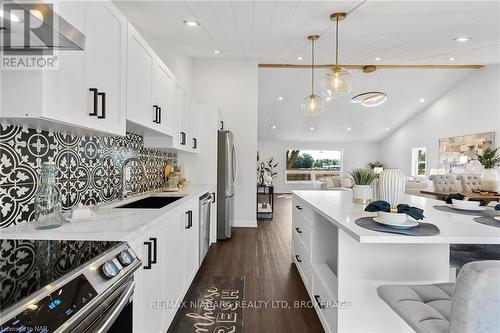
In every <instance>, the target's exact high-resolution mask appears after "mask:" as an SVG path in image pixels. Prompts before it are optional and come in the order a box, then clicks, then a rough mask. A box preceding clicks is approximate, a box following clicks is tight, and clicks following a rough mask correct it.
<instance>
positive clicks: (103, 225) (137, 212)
mask: <svg viewBox="0 0 500 333" xmlns="http://www.w3.org/2000/svg"><path fill="white" fill-rule="evenodd" d="M214 189H215V185H191V186H189V187H187V188H185V189H183V190H181V191H179V192H160V191H154V192H148V193H145V194H143V195H140V196H134V197H129V198H128V199H126V200H120V201H115V202H113V203H111V204H108V205H105V206H100V207H98V208H97V209H95V210H94V216H93V217H92V218H91V219H90V220H87V221H82V222H65V223H63V225H62V226H61V227H59V228H55V229H50V230H36V229H34V226H33V224H32V223H23V224H20V225H18V226H13V227H9V228H5V229H1V230H0V239H30V240H108V241H128V240H131V239H134V238H135V237H137V236H140V235H141V234H142V233H144V232H145V231H148V230H150V229H151V228H154V227H155V226H156V225H157V224H158V223H165V217H167V216H168V214H172V213H173V212H174V211H176V210H177V209H179V208H180V207H182V206H183V205H184V204H185V203H186V202H188V201H191V200H193V199H197V198H199V197H200V196H202V195H203V194H205V193H207V192H213V191H214ZM148 196H165V197H171V196H183V198H182V199H179V200H177V201H175V202H173V203H171V204H169V205H167V206H165V207H163V208H160V209H137V208H120V209H113V207H115V206H119V205H122V204H126V203H128V202H133V201H136V200H139V199H142V198H145V197H148Z"/></svg>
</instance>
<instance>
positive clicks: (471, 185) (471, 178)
mask: <svg viewBox="0 0 500 333" xmlns="http://www.w3.org/2000/svg"><path fill="white" fill-rule="evenodd" d="M457 179H458V180H459V181H460V184H462V190H463V191H465V192H472V191H474V190H479V189H481V176H480V175H460V176H458V177H457Z"/></svg>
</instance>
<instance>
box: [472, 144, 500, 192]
mask: <svg viewBox="0 0 500 333" xmlns="http://www.w3.org/2000/svg"><path fill="white" fill-rule="evenodd" d="M477 159H478V161H479V163H481V165H482V166H483V167H484V171H483V172H482V173H481V190H483V191H488V192H496V191H498V187H499V186H498V185H499V183H500V182H499V178H500V177H499V175H498V172H497V171H496V170H495V169H494V168H495V167H496V166H498V165H500V155H499V154H498V148H491V147H488V148H486V149H485V150H484V151H483V153H482V154H481V155H480V154H478V155H477Z"/></svg>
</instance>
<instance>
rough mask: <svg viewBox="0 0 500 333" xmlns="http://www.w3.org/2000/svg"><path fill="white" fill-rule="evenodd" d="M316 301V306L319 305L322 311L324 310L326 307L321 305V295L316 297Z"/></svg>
mask: <svg viewBox="0 0 500 333" xmlns="http://www.w3.org/2000/svg"><path fill="white" fill-rule="evenodd" d="M314 300H315V301H316V304H318V307H319V308H320V309H322V310H323V309H324V308H325V306H324V305H323V304H321V297H319V295H314Z"/></svg>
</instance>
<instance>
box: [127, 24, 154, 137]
mask: <svg viewBox="0 0 500 333" xmlns="http://www.w3.org/2000/svg"><path fill="white" fill-rule="evenodd" d="M154 63H155V54H154V52H153V50H152V49H151V48H150V47H149V45H148V44H147V43H146V41H144V39H143V38H142V37H141V35H140V34H139V33H138V32H137V31H136V30H135V29H134V27H133V26H132V25H131V24H129V25H128V43H127V120H128V121H131V122H133V123H135V124H137V125H141V126H145V127H147V128H154V127H156V126H155V125H156V121H155V120H156V118H157V113H156V109H155V108H153V103H152V100H153V66H154Z"/></svg>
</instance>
